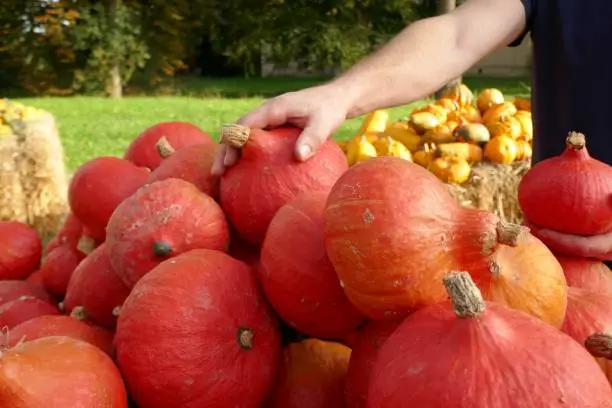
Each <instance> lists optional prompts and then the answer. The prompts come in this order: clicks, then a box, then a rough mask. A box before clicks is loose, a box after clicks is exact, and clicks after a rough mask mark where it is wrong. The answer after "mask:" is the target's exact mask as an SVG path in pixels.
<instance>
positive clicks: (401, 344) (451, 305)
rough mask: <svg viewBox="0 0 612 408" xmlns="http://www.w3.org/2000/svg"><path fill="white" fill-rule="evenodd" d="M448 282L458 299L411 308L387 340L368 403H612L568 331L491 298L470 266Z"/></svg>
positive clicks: (373, 407) (450, 406)
mask: <svg viewBox="0 0 612 408" xmlns="http://www.w3.org/2000/svg"><path fill="white" fill-rule="evenodd" d="M444 284H445V285H446V286H447V288H448V291H449V294H450V296H451V302H442V303H439V304H437V305H432V306H429V307H427V308H425V309H422V310H419V311H417V312H415V313H414V314H412V315H410V316H408V317H407V318H406V319H405V320H404V321H403V322H402V324H400V325H399V327H398V328H397V329H396V330H395V332H393V334H392V335H391V336H390V337H389V338H388V339H387V341H386V342H385V343H384V344H383V346H382V347H381V349H380V351H379V353H378V357H377V359H376V362H375V364H374V368H373V371H372V375H371V382H370V386H369V389H368V404H367V407H369V408H400V407H401V408H404V407H444V408H514V407H553V406H568V407H585V408H586V407H592V408H596V407H602V408H603V407H610V406H612V389H611V388H610V385H609V384H608V382H607V380H606V377H605V375H604V374H603V373H602V372H601V369H600V368H599V366H598V365H597V363H596V362H595V361H594V359H593V358H592V357H591V355H590V354H589V353H588V352H587V351H586V350H585V348H584V347H582V346H581V345H580V344H578V343H576V342H575V341H574V340H572V339H571V338H570V337H569V336H567V335H565V334H564V333H562V332H560V331H559V330H557V329H555V328H553V327H551V326H550V325H547V324H543V323H542V322H540V321H538V320H537V319H535V318H533V317H532V316H529V315H527V314H526V313H523V312H520V311H517V310H513V309H510V308H507V307H504V306H502V305H500V304H498V303H495V302H486V303H485V302H484V301H483V300H482V297H481V295H480V294H479V293H478V289H477V288H476V287H475V285H474V283H473V282H472V281H471V279H470V277H469V274H468V273H467V272H459V273H450V274H448V275H447V276H446V277H445V279H444ZM449 384H452V387H449Z"/></svg>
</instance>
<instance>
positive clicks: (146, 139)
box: [123, 122, 214, 170]
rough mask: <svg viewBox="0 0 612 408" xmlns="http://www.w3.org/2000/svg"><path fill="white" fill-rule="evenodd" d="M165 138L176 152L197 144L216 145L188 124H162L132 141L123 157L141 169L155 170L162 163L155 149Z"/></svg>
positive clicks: (203, 133) (208, 137)
mask: <svg viewBox="0 0 612 408" xmlns="http://www.w3.org/2000/svg"><path fill="white" fill-rule="evenodd" d="M162 137H165V138H166V139H167V140H168V142H169V143H170V144H171V145H172V147H174V148H175V149H176V150H180V149H182V148H183V147H187V146H192V145H196V144H209V145H211V144H214V140H213V139H212V137H210V135H209V134H208V133H206V132H204V131H202V130H201V129H200V128H198V127H197V126H196V125H194V124H192V123H188V122H161V123H157V124H156V125H153V126H151V127H149V128H147V129H145V130H144V131H143V132H142V133H141V134H140V135H138V137H137V138H136V139H134V140H133V141H132V143H131V144H130V146H129V147H128V148H127V150H126V152H125V156H124V157H123V158H124V159H125V160H128V161H130V162H132V163H134V164H135V165H137V166H139V167H147V168H149V169H151V170H155V169H156V168H157V166H159V164H160V163H161V162H162V160H163V158H162V157H160V156H159V153H158V152H157V149H156V147H155V145H156V143H157V141H158V140H159V139H160V138H162Z"/></svg>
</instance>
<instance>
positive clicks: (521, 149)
mask: <svg viewBox="0 0 612 408" xmlns="http://www.w3.org/2000/svg"><path fill="white" fill-rule="evenodd" d="M532 154H533V152H532V148H531V144H529V142H528V141H526V140H517V141H516V160H531V156H532Z"/></svg>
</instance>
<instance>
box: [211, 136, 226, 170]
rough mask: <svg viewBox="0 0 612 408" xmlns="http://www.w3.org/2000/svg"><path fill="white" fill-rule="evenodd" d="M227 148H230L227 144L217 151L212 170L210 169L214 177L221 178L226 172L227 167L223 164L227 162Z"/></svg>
mask: <svg viewBox="0 0 612 408" xmlns="http://www.w3.org/2000/svg"><path fill="white" fill-rule="evenodd" d="M227 148H228V146H227V145H226V144H221V147H220V148H219V150H218V151H217V154H216V155H215V159H214V160H213V165H212V168H211V169H210V174H212V175H213V176H221V175H222V174H223V173H224V172H225V165H224V163H223V162H224V161H225V155H226V153H227Z"/></svg>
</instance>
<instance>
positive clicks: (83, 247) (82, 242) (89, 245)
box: [77, 235, 96, 255]
mask: <svg viewBox="0 0 612 408" xmlns="http://www.w3.org/2000/svg"><path fill="white" fill-rule="evenodd" d="M95 248H96V241H94V239H93V238H91V237H88V236H86V235H83V236H82V237H81V239H79V242H78V243H77V249H78V250H79V251H81V252H82V253H84V254H85V255H89V254H90V253H91V252H92V251H93V250H94V249H95Z"/></svg>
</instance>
